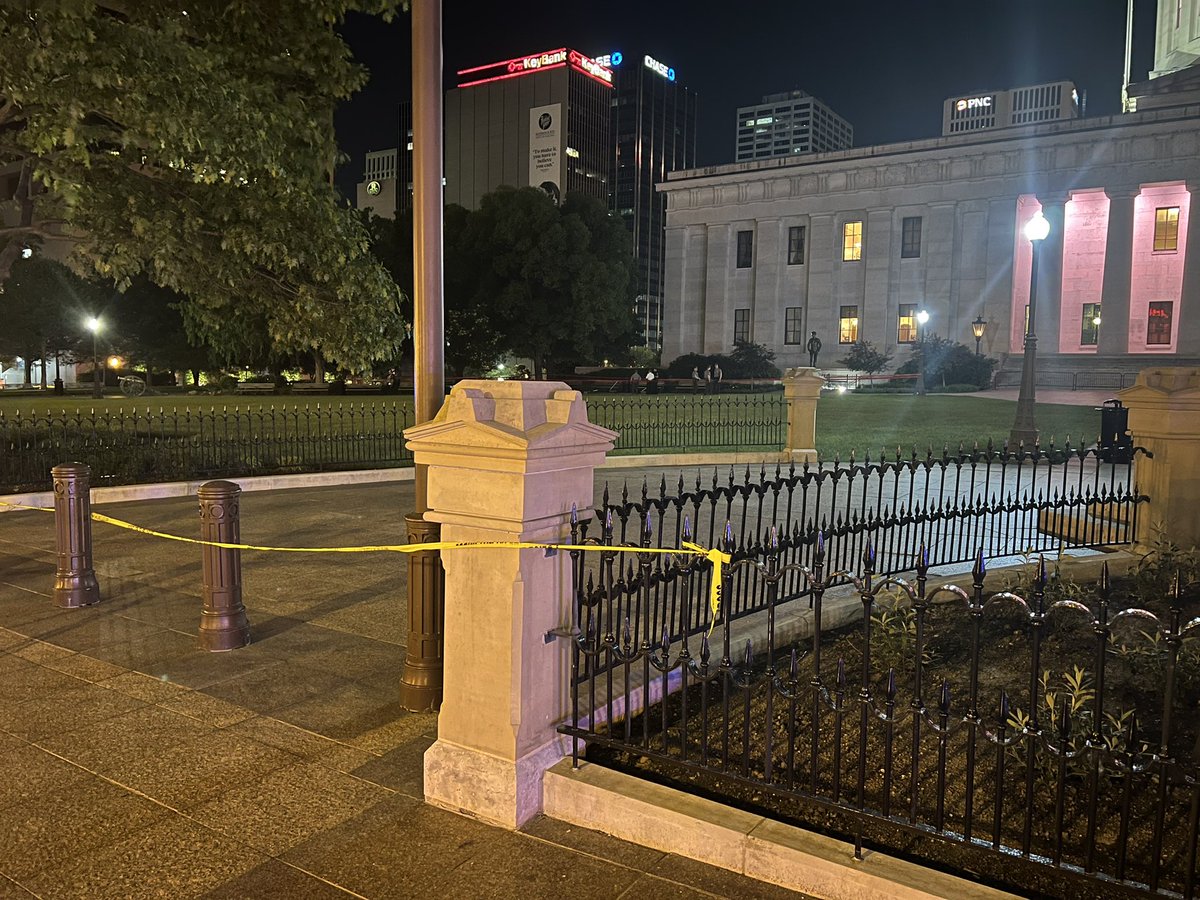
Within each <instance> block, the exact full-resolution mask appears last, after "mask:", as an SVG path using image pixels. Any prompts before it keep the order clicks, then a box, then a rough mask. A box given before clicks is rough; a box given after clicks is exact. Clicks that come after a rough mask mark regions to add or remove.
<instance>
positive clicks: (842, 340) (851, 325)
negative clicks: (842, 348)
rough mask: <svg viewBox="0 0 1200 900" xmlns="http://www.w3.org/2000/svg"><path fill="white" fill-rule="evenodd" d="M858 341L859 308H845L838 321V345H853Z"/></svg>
mask: <svg viewBox="0 0 1200 900" xmlns="http://www.w3.org/2000/svg"><path fill="white" fill-rule="evenodd" d="M857 340H858V307H857V306H843V307H842V310H841V316H840V317H839V319H838V343H839V344H853V343H854V342H856V341H857Z"/></svg>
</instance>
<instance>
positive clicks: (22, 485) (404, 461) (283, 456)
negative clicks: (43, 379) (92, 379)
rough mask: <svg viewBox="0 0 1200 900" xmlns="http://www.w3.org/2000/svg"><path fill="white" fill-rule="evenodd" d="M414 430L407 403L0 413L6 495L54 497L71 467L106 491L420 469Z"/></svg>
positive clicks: (1, 478) (0, 469) (1, 481)
mask: <svg viewBox="0 0 1200 900" xmlns="http://www.w3.org/2000/svg"><path fill="white" fill-rule="evenodd" d="M412 423H413V419H412V407H411V405H410V404H406V403H401V402H391V403H388V402H376V403H367V404H363V403H344V404H321V403H317V404H295V405H292V404H286V403H281V404H280V405H279V406H255V407H249V408H239V407H237V406H234V407H213V408H210V409H205V410H198V409H186V408H185V409H165V408H160V409H158V410H154V409H150V408H147V409H121V410H116V411H76V412H68V411H63V412H60V413H46V414H40V415H22V414H21V413H17V414H16V415H12V416H7V415H5V414H4V413H3V412H0V491H7V492H15V491H26V490H48V489H49V488H50V486H51V485H50V468H51V467H52V466H55V465H58V464H59V463H62V462H66V461H74V462H84V463H87V464H88V465H90V466H91V467H92V471H93V473H95V474H94V475H93V482H94V483H95V484H99V485H106V484H135V483H143V482H157V481H177V480H191V479H199V478H210V477H214V476H248V475H277V474H287V473H293V472H316V471H323V470H329V469H365V468H377V467H388V466H403V465H411V463H412V454H410V453H409V452H408V450H407V449H405V447H404V438H403V434H402V432H403V430H404V429H405V428H407V427H408V426H409V425H411V424H412Z"/></svg>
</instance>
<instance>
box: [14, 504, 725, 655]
mask: <svg viewBox="0 0 1200 900" xmlns="http://www.w3.org/2000/svg"><path fill="white" fill-rule="evenodd" d="M0 506H7V507H9V508H10V509H32V510H37V511H38V512H54V507H52V506H23V505H21V504H18V503H5V502H4V501H3V500H0ZM91 515H92V521H94V522H103V523H104V524H106V525H112V526H114V527H116V528H123V529H125V530H127V531H134V532H137V533H138V534H145V535H148V536H150V537H156V538H161V539H163V540H167V541H179V542H180V543H184V544H199V545H201V546H204V547H219V548H221V549H222V550H263V551H266V552H268V553H419V552H421V551H422V550H478V549H486V548H488V547H491V548H494V549H498V550H567V551H571V550H613V551H617V552H620V553H642V554H656V555H669V556H679V555H685V554H694V555H696V556H702V557H704V558H705V559H707V560H708V561H709V562H711V563H712V567H713V568H712V586H711V588H710V589H709V593H708V606H709V610H710V612H711V613H712V619H711V624H710V627H709V634H711V633H712V629H713V627H715V625H716V622H717V615H718V614H719V613H720V611H721V580H722V579H721V576H722V567H723V566H725V565H728V564H729V563H731V562H732V561H733V557H731V556H730V555H729V554H728V553H725V552H723V551H721V550H718V549H709V548H707V547H702V546H700V545H699V544H693V543H692V542H690V541H682V542H681V544H680V547H679V548H678V549H674V548H666V547H626V546H616V547H613V546H610V545H602V544H553V543H540V542H535V541H427V542H425V543H422V544H364V545H360V546H355V547H269V546H264V545H260V544H239V543H231V542H228V541H206V540H203V539H202V538H190V537H184V536H183V535H179V534H168V533H167V532H165V531H155V530H154V529H153V528H144V527H142V526H141V525H135V524H133V523H132V522H126V521H125V520H124V519H114V518H113V517H112V516H106V515H104V514H103V513H98V512H93V513H92V514H91Z"/></svg>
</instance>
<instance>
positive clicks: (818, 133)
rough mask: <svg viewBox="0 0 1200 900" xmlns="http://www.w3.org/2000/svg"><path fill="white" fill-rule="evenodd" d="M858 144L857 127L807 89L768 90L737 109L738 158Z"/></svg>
mask: <svg viewBox="0 0 1200 900" xmlns="http://www.w3.org/2000/svg"><path fill="white" fill-rule="evenodd" d="M852 146H854V127H853V126H852V125H851V124H850V123H849V122H847V121H846V120H845V119H843V118H842V117H841V116H839V115H838V114H837V113H835V112H834V111H833V110H832V109H830V108H829V107H828V106H826V105H825V104H824V103H823V102H821V101H820V100H818V99H817V98H816V97H814V96H813V95H812V94H809V93H806V92H805V91H788V92H786V93H782V94H767V95H766V96H765V97H763V98H762V102H761V103H758V104H755V105H754V106H743V107H740V108H739V109H738V111H737V143H736V145H735V147H736V156H735V157H734V158H735V159H736V160H737V161H738V162H747V161H749V160H754V159H773V158H778V157H781V156H785V157H795V156H800V155H805V154H811V153H827V152H829V151H830V150H845V149H847V148H849V147H852Z"/></svg>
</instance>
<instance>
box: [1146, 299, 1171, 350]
mask: <svg viewBox="0 0 1200 900" xmlns="http://www.w3.org/2000/svg"><path fill="white" fill-rule="evenodd" d="M1174 306H1175V304H1174V303H1172V302H1171V301H1170V300H1159V301H1155V302H1154V303H1151V304H1150V309H1149V315H1148V316H1147V319H1146V343H1147V344H1160V345H1161V344H1169V343H1171V319H1172V310H1173V308H1174Z"/></svg>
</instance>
